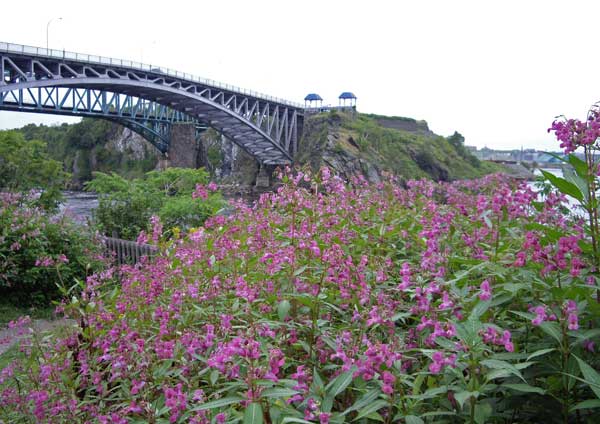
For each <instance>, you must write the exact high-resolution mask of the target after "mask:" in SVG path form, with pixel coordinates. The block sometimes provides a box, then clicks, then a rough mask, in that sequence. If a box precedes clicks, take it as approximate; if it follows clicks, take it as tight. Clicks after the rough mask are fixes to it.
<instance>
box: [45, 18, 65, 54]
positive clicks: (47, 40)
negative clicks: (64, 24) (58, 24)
mask: <svg viewBox="0 0 600 424" xmlns="http://www.w3.org/2000/svg"><path fill="white" fill-rule="evenodd" d="M54 20H59V21H62V18H52V19H50V20H49V21H48V23H47V24H46V50H50V42H49V37H48V35H49V31H50V23H51V22H52V21H54Z"/></svg>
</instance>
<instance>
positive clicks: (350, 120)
mask: <svg viewBox="0 0 600 424" xmlns="http://www.w3.org/2000/svg"><path fill="white" fill-rule="evenodd" d="M21 131H23V133H24V134H25V138H26V139H40V140H45V141H47V142H48V148H49V152H50V154H51V155H52V156H53V157H54V158H55V159H57V160H60V161H62V162H63V164H64V167H65V170H67V171H68V172H70V173H72V175H73V186H74V187H81V185H82V184H83V182H85V181H87V180H89V179H90V178H91V177H92V173H93V172H94V171H102V172H117V173H119V174H121V175H124V176H129V177H136V176H140V175H141V174H143V173H145V172H148V171H150V170H152V169H154V168H155V167H156V166H157V164H158V159H159V157H160V153H159V152H158V151H157V150H156V149H155V148H154V147H153V146H152V145H151V144H150V143H148V142H147V141H146V140H144V139H143V138H142V137H141V136H139V135H138V134H137V133H134V132H132V131H131V130H129V129H127V128H123V127H121V126H119V125H117V124H115V123H112V122H106V121H101V120H93V119H83V120H82V121H81V122H80V123H78V124H73V125H67V124H63V125H61V126H56V127H46V126H43V125H41V126H36V125H28V126H27V127H24V128H23V129H22V130H21ZM201 143H202V149H200V151H201V152H202V153H201V155H200V156H201V157H199V161H198V162H199V163H200V164H202V165H204V166H205V167H206V168H207V170H208V171H209V172H210V173H211V175H212V176H213V178H214V179H215V180H217V181H219V182H220V183H221V184H225V185H228V186H230V187H232V188H234V190H235V188H236V187H240V188H242V189H243V188H244V187H246V188H248V187H253V186H254V185H255V184H256V182H257V179H258V180H259V181H262V180H264V177H265V175H264V171H265V170H262V172H261V167H260V165H259V164H258V163H257V162H256V161H255V160H254V159H253V158H252V157H251V156H249V155H248V154H247V153H245V152H244V151H243V150H242V149H240V148H239V147H238V146H236V145H235V144H234V143H232V142H231V141H229V140H227V139H225V138H224V137H222V136H221V135H219V134H218V133H217V132H215V131H214V130H207V131H205V132H204V133H203V134H202V136H201ZM463 143H464V139H463V138H462V136H460V134H458V133H456V134H455V135H453V136H451V137H448V138H445V137H441V136H438V135H436V134H434V133H433V132H432V131H431V130H430V129H429V128H428V126H427V122H425V121H417V120H414V119H411V118H402V117H387V116H379V115H364V114H356V113H354V114H348V113H342V112H339V111H332V112H327V113H321V114H317V115H307V116H306V117H305V119H304V125H303V132H302V137H301V139H300V140H299V143H298V146H299V147H298V153H297V156H296V165H297V166H309V167H311V168H313V169H314V170H317V169H318V168H320V167H321V166H328V167H330V168H331V169H332V170H334V172H336V173H338V174H339V175H341V176H342V177H344V178H346V179H351V178H352V177H358V176H362V177H364V178H366V179H367V180H368V181H371V182H378V181H380V180H381V178H382V175H383V173H385V172H389V173H392V174H395V175H398V176H401V177H404V178H407V179H408V178H432V179H435V180H453V179H460V178H473V177H477V176H480V175H483V174H486V173H490V172H496V171H499V170H503V168H502V167H500V166H497V165H494V164H489V163H486V162H480V161H479V160H478V159H477V158H475V157H474V156H472V155H471V154H470V152H468V151H467V149H465V148H464V145H463ZM272 170H273V169H272V168H270V169H269V171H272Z"/></svg>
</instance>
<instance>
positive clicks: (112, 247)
mask: <svg viewBox="0 0 600 424" xmlns="http://www.w3.org/2000/svg"><path fill="white" fill-rule="evenodd" d="M102 240H103V242H104V247H105V249H106V253H107V254H108V255H109V256H113V257H114V259H115V261H116V263H117V264H119V265H123V264H135V263H137V262H139V260H140V259H141V258H142V256H148V257H151V256H154V255H156V254H157V253H158V247H156V246H153V245H151V244H142V243H137V242H135V241H130V240H123V239H118V238H113V237H103V238H102Z"/></svg>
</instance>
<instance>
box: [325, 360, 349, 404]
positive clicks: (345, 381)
mask: <svg viewBox="0 0 600 424" xmlns="http://www.w3.org/2000/svg"><path fill="white" fill-rule="evenodd" d="M355 372H356V367H352V369H351V370H348V371H346V372H343V373H341V374H340V375H338V376H337V377H336V378H334V379H333V380H331V381H330V382H329V384H327V386H326V387H325V391H326V392H327V396H331V397H332V398H335V397H336V396H337V395H339V394H340V393H342V392H343V391H344V390H346V387H348V385H349V384H350V383H352V375H353V374H354V373H355Z"/></svg>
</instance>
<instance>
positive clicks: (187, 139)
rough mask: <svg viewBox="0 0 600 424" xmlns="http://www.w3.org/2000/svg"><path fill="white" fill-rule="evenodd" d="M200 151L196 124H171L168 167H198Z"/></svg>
mask: <svg viewBox="0 0 600 424" xmlns="http://www.w3.org/2000/svg"><path fill="white" fill-rule="evenodd" d="M198 151H199V149H198V142H197V141H196V127H195V126H194V124H192V123H175V124H173V125H171V143H170V144H169V151H168V152H167V158H168V165H167V166H168V167H171V168H196V167H197V166H198V163H197V160H198Z"/></svg>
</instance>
